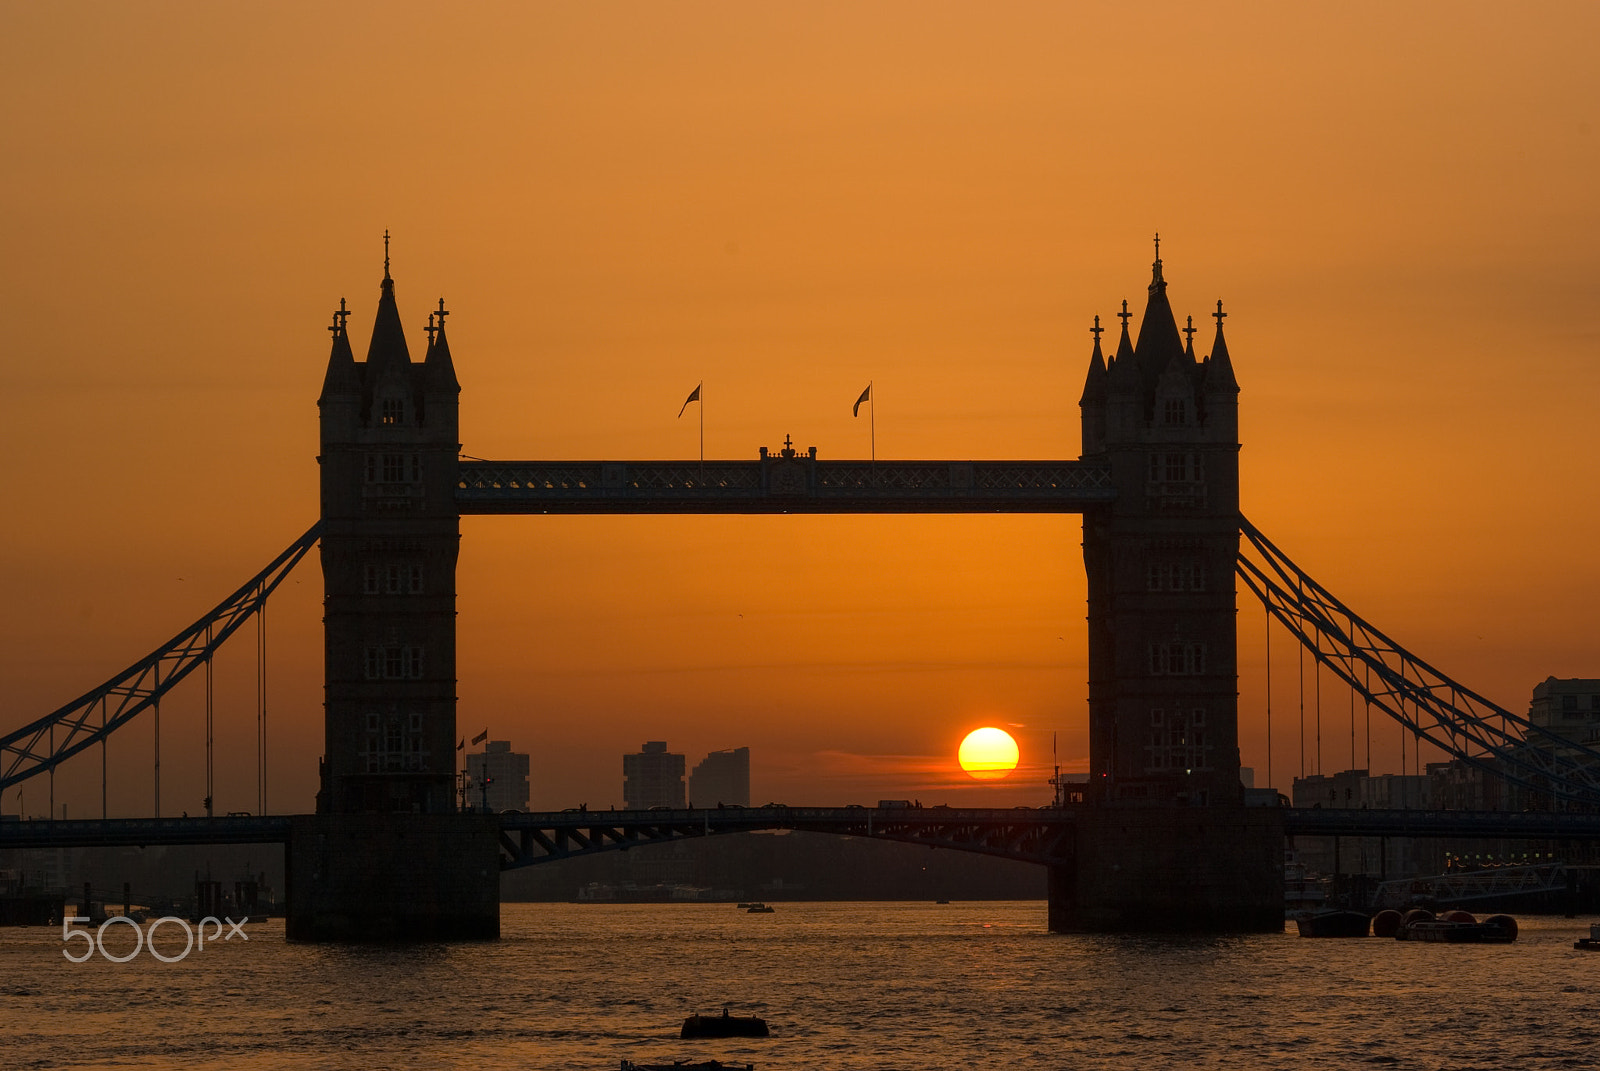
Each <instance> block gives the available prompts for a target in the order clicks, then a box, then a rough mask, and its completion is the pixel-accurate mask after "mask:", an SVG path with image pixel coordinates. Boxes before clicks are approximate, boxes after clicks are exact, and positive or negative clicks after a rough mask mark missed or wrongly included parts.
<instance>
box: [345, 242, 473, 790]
mask: <svg viewBox="0 0 1600 1071" xmlns="http://www.w3.org/2000/svg"><path fill="white" fill-rule="evenodd" d="M340 305H341V306H342V305H343V302H340ZM446 315H448V314H447V312H446V311H445V309H444V302H443V301H441V302H440V303H439V311H438V312H437V313H434V314H433V315H430V317H429V319H428V349H427V354H426V356H425V357H424V359H423V360H422V361H421V362H420V363H417V362H413V361H412V360H411V355H410V352H409V350H408V349H407V347H406V336H405V330H404V328H403V327H402V326H401V323H400V310H399V307H398V305H397V304H396V302H395V293H394V279H393V278H391V277H390V275H389V263H388V257H387V256H385V258H384V267H383V283H382V285H381V289H380V292H379V297H378V312H377V316H376V318H375V319H374V321H373V325H372V340H371V342H370V343H369V344H368V347H367V359H366V361H365V362H361V363H357V362H356V360H355V358H354V356H353V354H352V353H351V350H350V338H349V335H348V332H347V330H346V326H345V321H346V318H347V317H346V314H345V312H344V311H343V309H342V308H341V311H340V312H339V313H337V314H336V315H335V322H334V326H333V327H332V328H331V329H330V330H332V331H333V352H332V353H331V354H330V355H329V357H328V371H327V375H326V377H325V378H324V381H323V386H322V396H321V398H319V399H318V401H317V405H318V407H319V409H320V410H321V425H322V436H321V446H322V453H321V455H320V457H319V458H318V461H319V463H320V465H321V471H322V577H323V613H324V636H325V639H324V644H325V651H324V659H325V662H324V667H325V675H326V676H325V683H326V694H325V696H324V703H325V718H326V744H325V751H324V758H323V767H322V784H321V791H320V792H319V794H318V797H317V810H318V812H319V813H341V814H359V813H372V812H396V811H400V812H409V813H421V814H444V813H449V812H453V811H454V810H455V793H454V789H455V762H456V750H455V744H456V692H455V685H456V672H455V670H456V665H455V663H456V659H455V573H456V553H457V550H458V546H459V542H460V521H459V518H458V515H457V512H456V505H455V472H456V460H457V456H458V454H459V453H460V449H461V446H460V442H459V440H460V426H459V423H458V420H457V409H458V406H459V400H460V393H461V387H460V384H458V383H457V382H456V374H455V367H454V364H453V363H452V361H451V359H450V343H449V341H448V340H447V338H446V334H445V327H444V319H445V317H446Z"/></svg>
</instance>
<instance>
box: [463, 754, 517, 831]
mask: <svg viewBox="0 0 1600 1071" xmlns="http://www.w3.org/2000/svg"><path fill="white" fill-rule="evenodd" d="M485 777H487V778H488V781H489V783H488V785H487V786H485V785H484V778H485ZM485 788H487V789H488V791H487V793H486V792H485V791H484V789H485ZM485 800H487V805H488V809H489V810H490V811H491V812H493V813H495V814H498V813H500V812H501V811H525V810H527V809H528V756H527V755H526V754H523V753H522V752H517V751H512V750H511V741H509V740H490V741H489V742H488V744H487V745H485V750H483V751H480V752H478V753H477V754H472V753H471V752H469V753H468V754H467V806H468V807H473V808H480V809H481V808H483V807H484V805H485Z"/></svg>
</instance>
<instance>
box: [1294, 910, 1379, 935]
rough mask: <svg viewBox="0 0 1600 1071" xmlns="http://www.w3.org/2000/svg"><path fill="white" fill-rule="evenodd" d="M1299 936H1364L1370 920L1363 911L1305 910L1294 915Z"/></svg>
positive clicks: (1367, 930) (1369, 926)
mask: <svg viewBox="0 0 1600 1071" xmlns="http://www.w3.org/2000/svg"><path fill="white" fill-rule="evenodd" d="M1294 924H1295V928H1296V929H1298V930H1299V931H1300V936H1301V937H1365V936H1367V934H1368V932H1369V931H1370V929H1371V925H1372V920H1371V919H1369V918H1368V917H1367V913H1366V912H1365V911H1339V910H1336V909H1333V908H1330V909H1328V910H1326V911H1306V912H1303V913H1301V914H1298V915H1296V916H1295V920H1294Z"/></svg>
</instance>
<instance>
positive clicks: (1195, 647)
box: [1150, 643, 1206, 677]
mask: <svg viewBox="0 0 1600 1071" xmlns="http://www.w3.org/2000/svg"><path fill="white" fill-rule="evenodd" d="M1205 671H1206V645H1205V644H1203V643H1152V644H1151V645H1150V675H1151V676H1153V677H1199V676H1203V675H1204V674H1205Z"/></svg>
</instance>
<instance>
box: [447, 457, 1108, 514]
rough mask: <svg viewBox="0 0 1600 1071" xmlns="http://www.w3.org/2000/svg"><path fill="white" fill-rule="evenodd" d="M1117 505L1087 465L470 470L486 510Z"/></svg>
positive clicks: (464, 502) (944, 509) (588, 465)
mask: <svg viewBox="0 0 1600 1071" xmlns="http://www.w3.org/2000/svg"><path fill="white" fill-rule="evenodd" d="M1115 497H1116V488H1115V487H1114V486H1113V485H1112V482H1111V470H1110V468H1109V467H1108V466H1106V465H1104V464H1100V463H1098V462H1086V461H879V462H876V463H874V462H870V461H817V460H815V459H814V458H811V457H809V456H806V455H796V456H792V457H788V456H782V455H779V456H773V457H763V458H761V459H760V460H757V461H707V462H704V463H701V462H696V461H463V462H461V463H460V467H459V469H458V477H457V481H456V505H457V508H458V509H459V510H460V512H461V513H463V514H485V513H990V512H996V511H1003V512H1007V513H1080V512H1082V511H1083V510H1084V509H1085V508H1086V507H1089V506H1093V505H1096V504H1099V503H1104V502H1110V501H1111V500H1113V499H1114V498H1115Z"/></svg>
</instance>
